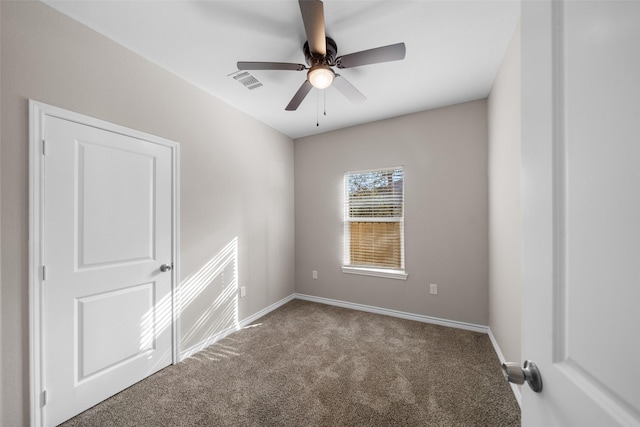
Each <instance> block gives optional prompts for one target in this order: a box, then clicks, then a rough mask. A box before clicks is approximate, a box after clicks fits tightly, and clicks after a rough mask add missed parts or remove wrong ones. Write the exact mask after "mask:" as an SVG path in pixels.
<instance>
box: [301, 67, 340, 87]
mask: <svg viewBox="0 0 640 427" xmlns="http://www.w3.org/2000/svg"><path fill="white" fill-rule="evenodd" d="M334 78H335V74H334V72H333V70H332V69H331V67H329V66H328V65H324V64H318V65H314V66H313V67H311V69H310V70H309V72H308V73H307V80H309V83H311V85H312V86H313V87H315V88H317V89H326V88H328V87H329V86H331V83H333V79H334Z"/></svg>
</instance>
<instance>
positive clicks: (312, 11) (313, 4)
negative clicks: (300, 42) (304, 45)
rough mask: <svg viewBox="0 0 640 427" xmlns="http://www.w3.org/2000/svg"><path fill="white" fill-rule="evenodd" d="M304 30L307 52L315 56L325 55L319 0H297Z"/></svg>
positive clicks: (321, 7)
mask: <svg viewBox="0 0 640 427" xmlns="http://www.w3.org/2000/svg"><path fill="white" fill-rule="evenodd" d="M298 3H299V4H300V12H301V13H302V21H303V22H304V30H305V31H306V33H307V41H308V42H309V51H310V52H311V53H313V54H316V55H321V56H324V55H326V54H327V39H326V36H325V32H324V5H323V4H322V2H321V1H320V0H298Z"/></svg>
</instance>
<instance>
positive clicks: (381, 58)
mask: <svg viewBox="0 0 640 427" xmlns="http://www.w3.org/2000/svg"><path fill="white" fill-rule="evenodd" d="M406 52H407V49H406V47H405V45H404V43H397V44H391V45H389V46H382V47H377V48H375V49H369V50H363V51H361V52H355V53H350V54H348V55H344V56H340V57H338V58H337V59H336V66H337V67H338V68H352V67H359V66H361V65H369V64H379V63H380V62H389V61H397V60H399V59H404V55H405V54H406Z"/></svg>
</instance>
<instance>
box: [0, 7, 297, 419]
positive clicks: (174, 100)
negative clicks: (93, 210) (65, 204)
mask: <svg viewBox="0 0 640 427" xmlns="http://www.w3.org/2000/svg"><path fill="white" fill-rule="evenodd" d="M0 10H1V15H0V16H1V31H2V32H1V36H0V37H1V42H2V49H1V55H2V56H1V62H0V64H1V82H0V83H1V85H0V90H1V92H2V99H1V110H0V111H1V121H2V128H1V133H0V139H1V142H2V144H1V151H0V156H1V157H0V158H1V163H0V171H1V181H0V182H1V184H2V186H1V197H2V207H1V211H0V215H1V218H2V223H1V227H2V228H1V233H2V244H1V254H2V258H1V261H0V262H1V265H2V266H3V268H2V275H1V282H0V302H1V304H2V306H1V316H0V322H1V323H0V325H1V330H0V339H1V355H0V357H1V359H0V360H1V366H0V368H1V369H0V373H1V375H2V382H1V388H0V393H1V396H2V400H1V401H0V414H1V415H0V425H3V426H21V425H27V424H28V417H29V413H28V408H29V383H28V373H29V344H28V338H29V329H28V328H29V326H28V319H29V317H28V316H29V305H28V300H29V298H28V289H29V286H28V259H29V252H28V238H29V234H28V225H29V210H28V209H29V206H28V189H29V169H28V155H29V151H28V141H29V140H28V99H29V98H33V99H35V100H38V101H42V102H45V103H48V104H52V105H56V106H59V107H62V108H66V109H69V110H72V111H77V112H80V113H83V114H86V115H90V116H93V117H97V118H100V119H103V120H107V121H110V122H113V123H116V124H119V125H123V126H127V127H130V128H133V129H137V130H140V131H143V132H148V133H151V134H155V135H159V136H161V137H164V138H168V139H172V140H175V141H178V142H180V143H181V149H182V152H181V154H182V162H181V168H182V176H181V193H182V200H181V203H182V206H181V232H182V235H181V239H182V240H181V252H182V264H181V281H182V283H183V284H184V283H187V282H188V281H189V279H190V277H192V276H193V274H195V273H196V272H197V271H199V270H200V269H201V267H202V266H203V265H205V264H206V263H207V262H208V261H209V260H211V259H212V258H214V257H215V255H216V254H217V253H218V252H219V251H220V250H221V249H222V248H223V247H224V246H225V245H227V244H228V243H229V242H231V241H233V239H235V238H237V241H238V254H239V256H238V259H237V265H238V269H239V274H238V276H239V277H238V278H239V281H240V283H239V285H240V286H246V287H247V296H246V297H245V298H243V299H240V300H239V306H238V312H239V319H240V320H242V319H244V318H246V317H249V316H251V315H253V314H255V313H256V312H258V311H260V310H261V309H263V308H265V307H267V306H269V305H271V304H273V303H274V302H277V301H279V300H281V299H283V298H285V297H287V296H289V295H291V294H292V293H293V292H294V268H293V263H292V260H293V258H294V252H293V250H294V237H293V236H294V234H293V233H294V228H293V224H294V217H293V215H294V205H293V196H294V192H293V183H292V180H293V176H294V170H293V160H294V148H293V141H292V140H291V139H290V138H288V137H286V136H284V135H282V134H280V133H278V132H276V131H274V130H273V129H271V128H269V127H267V126H265V125H263V124H262V123H260V122H258V121H256V120H254V119H252V118H250V117H248V116H246V115H244V114H242V113H240V112H238V111H237V110H234V109H233V108H231V107H229V106H228V105H227V104H225V103H223V102H221V101H219V100H218V99H216V98H214V97H212V96H210V95H209V94H207V93H205V92H203V91H201V90H199V89H197V88H195V87H193V86H191V85H189V84H187V83H186V82H184V81H182V80H180V79H179V78H177V77H176V76H175V75H173V74H170V73H168V72H166V71H164V70H162V69H160V68H159V67H157V66H155V65H154V64H152V63H150V62H148V61H146V60H144V59H143V58H141V57H139V56H137V55H135V54H134V53H132V52H130V51H128V50H126V49H124V48H122V47H121V46H119V45H117V44H115V43H114V42H112V41H110V40H108V39H106V38H104V37H102V36H101V35H98V34H97V33H95V32H93V31H91V30H89V29H87V28H85V27H83V26H82V25H80V24H78V23H77V22H75V21H72V20H71V19H69V18H67V17H65V16H64V15H61V14H60V13H58V12H56V11H54V10H53V9H51V8H49V7H48V6H46V5H44V4H42V3H40V2H9V1H2V2H0ZM231 84H233V83H231ZM211 279H212V280H213V282H215V281H216V280H217V279H216V278H211ZM216 283H217V282H216ZM218 284H219V283H217V284H216V287H217V288H216V287H211V286H209V284H208V283H204V284H203V290H202V292H201V294H199V296H198V297H197V298H196V300H195V301H194V302H193V303H192V304H190V305H189V306H188V307H186V308H185V313H184V316H183V318H182V322H181V332H182V335H183V337H187V336H188V337H190V338H189V340H190V341H188V342H183V343H182V344H183V345H185V346H190V345H194V344H196V343H197V342H198V341H199V340H203V339H205V338H206V337H207V336H211V334H213V333H215V332H216V330H217V329H220V328H224V327H225V326H226V325H225V324H217V323H211V322H210V323H206V322H205V324H203V325H200V326H198V327H196V326H195V319H197V318H198V317H199V316H200V315H202V313H204V311H206V309H207V307H209V306H210V305H211V302H212V301H211V300H212V299H213V298H215V297H216V295H217V293H219V292H220V287H219V286H217V285H218ZM228 303H232V301H229V302H228ZM199 328H200V330H198V329H199Z"/></svg>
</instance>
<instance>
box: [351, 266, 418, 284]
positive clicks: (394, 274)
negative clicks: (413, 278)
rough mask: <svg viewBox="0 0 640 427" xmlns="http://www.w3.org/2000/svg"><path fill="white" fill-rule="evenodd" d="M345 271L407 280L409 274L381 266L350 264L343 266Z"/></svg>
mask: <svg viewBox="0 0 640 427" xmlns="http://www.w3.org/2000/svg"><path fill="white" fill-rule="evenodd" d="M342 272H343V273H349V274H361V275H363V276H375V277H384V278H387V279H396V280H407V277H408V276H409V275H408V274H407V273H405V272H404V271H399V270H384V269H380V268H364V267H351V266H348V265H343V266H342Z"/></svg>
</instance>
